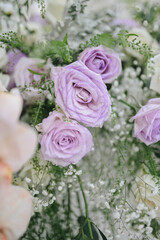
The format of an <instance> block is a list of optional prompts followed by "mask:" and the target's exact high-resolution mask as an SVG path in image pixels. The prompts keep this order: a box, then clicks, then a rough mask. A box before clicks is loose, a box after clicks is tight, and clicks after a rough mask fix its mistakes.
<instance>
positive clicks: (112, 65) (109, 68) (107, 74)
mask: <svg viewBox="0 0 160 240" xmlns="http://www.w3.org/2000/svg"><path fill="white" fill-rule="evenodd" d="M79 60H81V61H82V62H83V63H84V64H85V65H86V66H87V67H88V68H89V69H90V70H91V71H93V72H95V73H98V74H101V76H102V80H103V81H104V82H105V83H111V82H113V80H114V79H115V78H117V77H118V76H119V75H120V74H121V71H122V66H121V60H120V58H119V57H118V55H117V54H116V53H115V52H113V50H111V49H109V48H106V49H104V48H103V47H102V46H99V47H92V48H87V49H85V50H84V51H83V52H82V53H81V54H80V56H79Z"/></svg>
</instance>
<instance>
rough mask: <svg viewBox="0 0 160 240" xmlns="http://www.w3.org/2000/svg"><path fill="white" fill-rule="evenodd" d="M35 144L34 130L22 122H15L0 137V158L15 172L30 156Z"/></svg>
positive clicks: (35, 135)
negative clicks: (15, 123)
mask: <svg viewBox="0 0 160 240" xmlns="http://www.w3.org/2000/svg"><path fill="white" fill-rule="evenodd" d="M0 125H1V123H0ZM36 145H37V134H36V132H35V130H34V129H32V128H31V127H29V126H27V125H26V124H24V123H20V124H17V125H15V126H13V127H12V128H11V129H10V131H8V132H7V134H6V135H5V136H4V137H2V138H0V149H1V151H0V158H1V160H2V161H3V162H5V163H6V164H8V165H9V166H10V168H11V169H12V171H13V172H16V171H18V170H19V169H20V168H21V167H22V166H23V165H24V164H25V163H26V162H27V161H28V160H29V159H30V158H31V157H32V155H33V154H34V151H35V149H36Z"/></svg>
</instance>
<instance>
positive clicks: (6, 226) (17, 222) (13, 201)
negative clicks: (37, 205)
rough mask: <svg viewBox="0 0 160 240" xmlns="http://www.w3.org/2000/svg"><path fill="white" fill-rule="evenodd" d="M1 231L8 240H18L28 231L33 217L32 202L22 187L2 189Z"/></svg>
mask: <svg viewBox="0 0 160 240" xmlns="http://www.w3.org/2000/svg"><path fill="white" fill-rule="evenodd" d="M0 213H1V214H0V229H1V230H2V231H3V232H4V233H5V236H6V237H7V240H17V239H19V237H20V236H22V235H23V233H24V232H25V231H26V228H27V226H28V223H29V220H30V217H31V215H32V200H31V197H30V195H29V193H28V192H27V191H26V190H24V189H23V188H21V187H17V186H13V185H3V186H1V187H0Z"/></svg>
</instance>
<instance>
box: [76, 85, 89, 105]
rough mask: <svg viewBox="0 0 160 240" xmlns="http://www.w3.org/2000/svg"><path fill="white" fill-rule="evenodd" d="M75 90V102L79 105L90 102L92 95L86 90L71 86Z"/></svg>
mask: <svg viewBox="0 0 160 240" xmlns="http://www.w3.org/2000/svg"><path fill="white" fill-rule="evenodd" d="M73 86H74V89H75V95H76V100H77V102H79V103H90V102H91V101H92V95H91V94H90V92H88V91H87V90H86V89H84V88H82V87H79V86H78V85H77V84H73Z"/></svg>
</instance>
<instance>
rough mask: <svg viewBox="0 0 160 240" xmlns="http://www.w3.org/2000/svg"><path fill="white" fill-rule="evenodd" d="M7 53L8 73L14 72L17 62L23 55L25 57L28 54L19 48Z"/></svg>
mask: <svg viewBox="0 0 160 240" xmlns="http://www.w3.org/2000/svg"><path fill="white" fill-rule="evenodd" d="M7 54H8V63H7V65H6V66H5V71H7V73H8V74H12V73H13V72H14V68H15V66H16V64H17V63H18V62H19V60H20V59H21V58H22V57H25V56H26V55H25V54H24V53H23V52H21V51H20V50H18V49H15V50H14V52H13V51H12V50H9V52H8V53H7Z"/></svg>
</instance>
